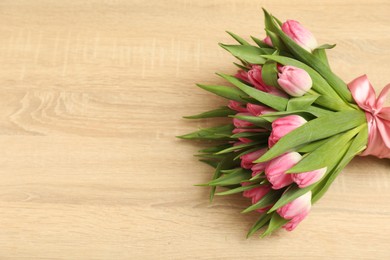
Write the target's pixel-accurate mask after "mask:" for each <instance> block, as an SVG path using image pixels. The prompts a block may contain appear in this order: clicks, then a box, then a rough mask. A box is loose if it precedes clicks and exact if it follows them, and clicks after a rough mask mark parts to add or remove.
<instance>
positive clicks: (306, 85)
mask: <svg viewBox="0 0 390 260" xmlns="http://www.w3.org/2000/svg"><path fill="white" fill-rule="evenodd" d="M279 71H280V73H278V76H279V78H278V84H279V85H280V86H281V87H282V89H283V90H284V91H286V92H287V94H289V95H290V96H293V97H300V96H303V95H304V94H306V92H307V91H309V90H310V89H311V87H312V85H313V81H312V80H311V77H310V75H309V74H308V73H307V72H306V71H305V70H303V69H300V68H296V67H293V66H283V67H282V68H280V70H279Z"/></svg>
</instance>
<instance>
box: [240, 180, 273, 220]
mask: <svg viewBox="0 0 390 260" xmlns="http://www.w3.org/2000/svg"><path fill="white" fill-rule="evenodd" d="M246 185H250V183H245V184H244V183H243V186H246ZM270 190H271V187H270V186H268V185H264V186H260V187H256V188H253V189H250V190H246V191H244V192H243V196H244V197H246V198H250V199H252V204H256V203H257V202H258V201H259V200H261V199H262V198H263V197H264V196H265V195H266V194H267V193H268V192H269V191H270ZM269 209H270V207H265V208H260V209H257V210H256V211H257V212H259V213H264V212H265V211H267V210H269Z"/></svg>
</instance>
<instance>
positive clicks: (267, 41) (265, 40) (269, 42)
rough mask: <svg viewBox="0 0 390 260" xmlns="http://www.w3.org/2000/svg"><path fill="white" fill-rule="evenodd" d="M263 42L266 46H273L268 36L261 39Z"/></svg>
mask: <svg viewBox="0 0 390 260" xmlns="http://www.w3.org/2000/svg"><path fill="white" fill-rule="evenodd" d="M263 42H264V43H265V44H267V45H268V46H271V47H273V45H272V40H271V38H270V37H269V36H267V37H265V38H264V40H263Z"/></svg>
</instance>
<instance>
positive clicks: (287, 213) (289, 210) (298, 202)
mask: <svg viewBox="0 0 390 260" xmlns="http://www.w3.org/2000/svg"><path fill="white" fill-rule="evenodd" d="M310 208H311V191H309V192H307V193H305V194H303V195H302V196H300V197H298V198H296V199H295V200H293V201H291V202H290V203H287V204H286V205H284V206H283V207H280V208H279V209H278V210H277V211H276V212H277V213H278V214H279V215H280V216H281V217H282V218H284V219H288V220H290V221H289V222H288V223H287V224H286V225H284V226H283V228H285V229H286V230H288V231H292V230H293V229H295V228H296V227H297V225H298V224H299V223H300V222H301V221H302V220H303V219H304V218H305V217H306V216H307V215H308V214H309V211H310Z"/></svg>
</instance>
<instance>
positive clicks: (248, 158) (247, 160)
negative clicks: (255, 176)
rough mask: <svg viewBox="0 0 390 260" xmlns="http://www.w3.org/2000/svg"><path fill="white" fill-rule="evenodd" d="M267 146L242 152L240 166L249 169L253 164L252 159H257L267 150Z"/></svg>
mask: <svg viewBox="0 0 390 260" xmlns="http://www.w3.org/2000/svg"><path fill="white" fill-rule="evenodd" d="M267 150H268V149H267V148H263V149H260V150H257V151H254V152H251V153H247V154H244V155H243V156H241V157H240V159H241V167H242V168H244V169H250V168H252V166H254V163H253V161H255V160H257V159H259V158H260V157H261V156H262V155H263V154H265V152H266V151H267Z"/></svg>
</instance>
